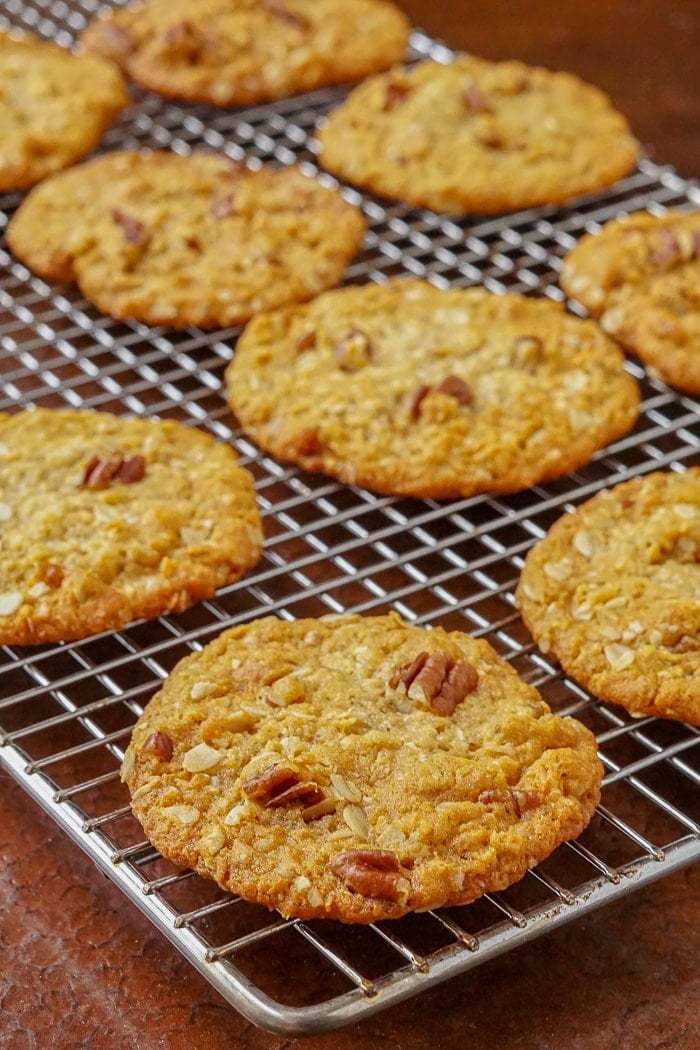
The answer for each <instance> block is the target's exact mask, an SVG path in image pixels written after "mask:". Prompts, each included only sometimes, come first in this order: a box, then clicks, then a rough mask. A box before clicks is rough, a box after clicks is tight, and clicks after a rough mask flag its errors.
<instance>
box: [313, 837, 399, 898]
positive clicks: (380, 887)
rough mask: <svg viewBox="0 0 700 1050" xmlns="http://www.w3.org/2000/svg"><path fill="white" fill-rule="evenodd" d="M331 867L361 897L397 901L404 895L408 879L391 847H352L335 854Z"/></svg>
mask: <svg viewBox="0 0 700 1050" xmlns="http://www.w3.org/2000/svg"><path fill="white" fill-rule="evenodd" d="M330 868H331V871H332V872H333V874H334V875H337V876H338V878H339V879H342V881H343V882H344V883H345V885H346V886H347V887H348V889H349V890H352V892H353V893H359V894H361V895H362V896H363V897H380V898H381V899H382V900H387V901H400V900H401V899H402V898H405V896H406V893H407V889H408V883H407V880H406V878H405V877H404V876H403V875H402V873H401V867H400V865H399V859H398V857H397V856H396V854H395V853H392V852H391V850H386V849H351V850H348V851H347V852H346V853H339V854H338V856H337V857H334V858H333V860H332V861H331V864H330Z"/></svg>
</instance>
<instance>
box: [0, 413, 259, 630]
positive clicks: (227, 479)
mask: <svg viewBox="0 0 700 1050" xmlns="http://www.w3.org/2000/svg"><path fill="white" fill-rule="evenodd" d="M0 493H1V496H0V644H2V645H33V644H37V643H42V642H57V641H67V640H69V639H72V638H84V637H87V636H88V635H91V634H97V633H98V632H100V631H104V630H108V629H117V628H120V627H123V626H124V625H125V624H127V623H129V622H130V621H131V620H136V619H138V618H141V617H154V616H158V615H160V614H161V613H165V612H170V611H175V612H178V611H180V610H182V609H185V608H187V606H188V605H191V604H192V603H193V602H197V601H200V600H202V599H204V598H210V597H211V596H212V595H213V594H214V592H215V591H216V590H217V589H218V588H219V587H223V586H224V585H225V584H228V583H233V582H234V580H237V579H238V578H239V576H241V575H242V574H243V573H244V572H245V571H246V569H248V568H249V567H250V566H251V565H254V564H255V562H256V561H257V560H258V559H259V557H260V554H261V551H262V529H261V523H260V515H259V513H258V509H257V506H256V501H255V492H254V489H253V483H252V479H251V477H250V475H249V474H248V472H247V471H246V470H244V469H243V468H242V467H241V466H240V465H239V463H238V459H237V457H236V454H235V452H234V451H233V449H232V448H231V447H230V446H228V445H223V444H219V443H218V442H216V441H214V440H213V438H211V437H210V436H209V435H208V434H205V433H203V432H202V431H197V430H193V429H191V428H188V427H184V426H181V425H180V424H178V423H174V422H172V421H163V422H156V421H153V420H144V419H136V418H128V417H118V416H112V415H109V414H108V413H104V412H90V411H70V410H66V411H64V410H60V409H57V410H52V409H39V408H37V409H30V410H27V411H24V412H18V413H16V414H14V415H1V416H0Z"/></svg>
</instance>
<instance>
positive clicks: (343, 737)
mask: <svg viewBox="0 0 700 1050" xmlns="http://www.w3.org/2000/svg"><path fill="white" fill-rule="evenodd" d="M122 777H123V779H124V780H125V781H126V783H127V784H128V786H129V789H130V791H131V798H132V808H133V811H134V813H135V815H136V817H137V818H138V820H139V821H140V822H141V823H142V825H143V827H144V829H145V831H146V834H147V835H148V837H149V839H150V840H151V841H152V842H153V844H154V845H155V846H156V847H157V848H158V849H159V850H160V851H161V852H162V853H163V854H164V855H165V856H166V857H169V858H170V859H171V860H173V861H175V862H176V863H178V864H182V865H185V866H187V867H190V868H194V869H196V870H197V871H198V872H199V873H200V874H202V875H205V876H206V877H208V878H211V879H214V880H215V881H216V882H218V883H219V884H220V885H221V886H223V887H224V888H225V889H227V890H232V891H233V892H234V893H238V894H240V895H241V896H242V897H244V898H246V899H248V900H251V901H255V902H257V903H259V904H263V905H266V906H267V907H269V908H277V909H278V910H279V911H280V912H281V913H282V914H283V915H285V916H299V917H302V918H307V919H310V918H330V919H339V920H341V921H342V922H355V923H365V922H372V921H374V920H377V919H394V918H398V917H399V916H401V915H403V914H405V913H406V912H409V911H412V910H418V909H425V908H431V907H439V906H451V905H456V904H464V903H467V902H468V901H471V900H473V899H474V898H476V897H479V896H481V895H482V894H483V893H487V892H490V891H493V890H499V889H503V888H505V887H506V886H508V885H510V884H511V883H512V882H515V881H516V880H517V879H519V878H521V877H522V876H523V875H524V874H525V873H526V872H527V870H528V868H531V867H533V866H534V865H535V864H537V863H538V862H539V861H541V860H542V859H544V858H545V857H546V856H548V855H549V854H550V853H551V852H552V850H553V849H554V848H555V847H556V846H557V845H559V844H560V843H561V842H563V841H565V840H567V839H571V838H574V837H576V836H577V835H578V834H579V833H580V832H581V830H582V829H583V828H584V827H585V826H586V824H587V823H588V821H589V820H590V817H591V815H592V813H593V809H594V807H595V805H596V803H597V801H598V798H599V790H600V781H601V767H600V763H599V761H598V758H597V755H596V746H595V739H594V737H593V735H592V734H591V733H590V732H589V731H588V729H586V728H585V727H584V726H583V725H581V724H580V723H579V722H577V721H575V720H574V719H572V718H562V717H559V716H557V715H554V714H552V712H551V711H550V710H549V708H548V707H547V705H546V704H545V703H544V702H543V701H542V700H541V698H540V696H539V694H538V693H537V691H536V690H535V689H534V688H532V687H531V686H528V685H526V684H525V683H523V682H522V681H521V680H520V678H519V677H518V675H517V674H516V673H515V671H514V670H513V669H512V668H511V667H510V666H509V665H508V664H507V663H505V662H504V661H503V660H502V659H501V658H500V657H499V656H498V655H497V654H496V653H495V652H494V650H493V649H492V648H491V647H490V646H489V645H488V644H487V643H486V642H484V641H476V640H474V639H473V638H470V637H469V636H468V635H465V634H462V633H459V632H450V633H448V632H446V631H444V630H442V629H441V628H439V627H436V628H434V629H433V630H429V629H428V630H426V629H424V628H420V627H415V626H410V625H408V624H406V623H403V622H402V621H401V620H400V619H399V617H398V616H396V615H395V614H389V615H387V616H378V617H362V616H358V615H347V616H341V617H331V618H324V619H320V620H297V621H295V622H285V621H282V620H278V619H276V618H274V617H267V618H265V619H262V620H257V621H254V622H252V623H249V624H247V625H245V626H242V627H235V628H233V629H231V630H228V631H226V632H224V633H223V634H222V635H221V636H220V637H219V638H218V639H216V640H215V641H213V642H211V643H210V644H209V645H207V646H206V647H205V649H204V650H203V651H202V652H199V653H196V654H193V655H191V656H188V657H186V658H185V659H184V660H182V661H181V662H180V663H179V664H178V666H177V667H176V668H175V670H174V671H173V672H172V673H171V675H170V676H169V677H168V679H167V680H166V682H165V684H164V685H163V688H162V689H161V691H160V692H159V693H158V694H157V695H156V696H155V697H154V698H153V700H152V701H151V702H150V703H149V704H148V706H147V707H146V710H145V712H144V714H143V716H142V717H141V718H140V719H139V721H138V723H137V725H136V727H135V729H134V732H133V736H132V740H131V743H130V744H129V747H128V749H127V752H126V755H125V759H124V763H123V767H122Z"/></svg>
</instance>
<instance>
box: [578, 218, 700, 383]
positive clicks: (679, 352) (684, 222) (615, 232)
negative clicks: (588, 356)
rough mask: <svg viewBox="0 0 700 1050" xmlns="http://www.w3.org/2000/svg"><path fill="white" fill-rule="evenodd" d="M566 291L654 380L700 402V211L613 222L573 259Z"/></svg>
mask: <svg viewBox="0 0 700 1050" xmlns="http://www.w3.org/2000/svg"><path fill="white" fill-rule="evenodd" d="M561 286H562V288H563V289H564V291H565V292H566V293H567V294H568V295H571V296H572V297H573V298H575V299H578V301H579V302H580V303H583V305H584V306H585V307H586V309H587V310H588V311H589V312H590V313H591V314H592V315H593V316H594V317H600V323H601V326H602V327H603V328H604V329H605V331H606V332H609V333H610V335H612V336H613V338H614V339H616V340H617V341H618V342H619V343H620V344H621V345H622V346H624V347H625V348H626V349H627V350H631V351H632V352H633V353H635V354H637V356H638V357H640V358H641V360H642V361H643V362H644V363H645V364H646V365H647V367H648V369H649V372H650V373H652V374H653V375H656V376H658V377H660V378H661V379H663V380H665V381H666V382H668V383H671V384H673V386H677V387H679V388H680V389H681V390H687V391H689V392H690V393H691V394H700V211H693V212H681V211H669V212H666V213H665V214H664V215H650V214H649V213H648V212H635V213H633V214H632V215H625V216H621V217H620V218H618V219H612V220H611V221H610V222H607V223H606V224H605V225H604V226H603V228H602V230H601V231H600V233H596V234H587V235H586V236H584V237H582V238H581V240H580V241H579V242H578V244H577V245H576V247H575V248H574V249H573V250H572V251H571V252H569V254H568V255H567V256H566V258H565V259H564V262H563V265H562V272H561Z"/></svg>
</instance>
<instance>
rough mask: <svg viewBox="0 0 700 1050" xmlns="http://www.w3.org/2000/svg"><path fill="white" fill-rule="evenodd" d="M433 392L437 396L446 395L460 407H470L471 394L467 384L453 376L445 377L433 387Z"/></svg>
mask: <svg viewBox="0 0 700 1050" xmlns="http://www.w3.org/2000/svg"><path fill="white" fill-rule="evenodd" d="M435 391H436V393H438V394H448V395H449V396H450V397H453V398H454V399H455V401H456V402H457V403H458V404H460V405H470V404H471V403H472V400H473V394H472V392H471V390H470V389H469V387H468V386H467V384H466V383H465V382H464V380H463V379H460V377H459V376H455V375H449V376H445V378H444V379H443V380H441V381H440V382H439V383H438V385H437V386H436V387H435Z"/></svg>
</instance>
